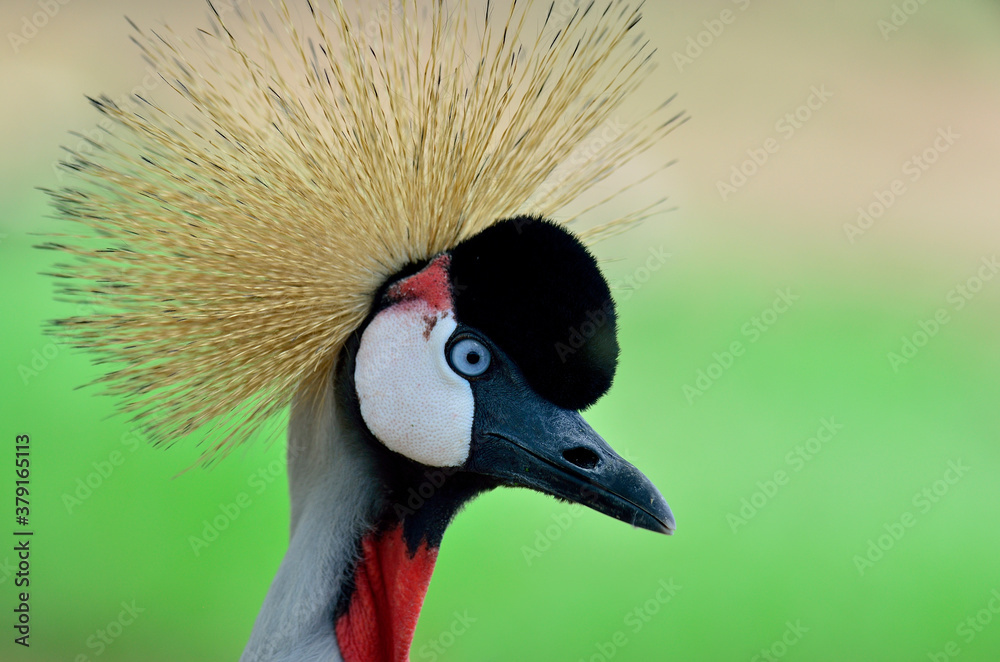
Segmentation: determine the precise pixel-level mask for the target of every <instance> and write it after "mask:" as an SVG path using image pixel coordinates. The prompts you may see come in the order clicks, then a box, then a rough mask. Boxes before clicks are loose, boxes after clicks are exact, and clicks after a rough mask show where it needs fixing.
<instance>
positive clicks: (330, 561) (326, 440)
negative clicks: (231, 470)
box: [240, 388, 380, 662]
mask: <svg viewBox="0 0 1000 662" xmlns="http://www.w3.org/2000/svg"><path fill="white" fill-rule="evenodd" d="M326 391H327V393H326V394H325V395H324V396H323V398H322V399H320V400H319V401H318V402H315V401H314V402H305V401H296V402H295V403H293V405H292V411H291V418H290V421H289V425H288V481H289V489H290V491H291V506H292V516H291V541H290V543H289V545H288V551H287V552H286V553H285V557H284V559H283V560H282V562H281V566H280V568H279V569H278V573H277V575H276V576H275V578H274V581H273V582H272V583H271V588H270V589H269V590H268V593H267V597H266V598H265V600H264V605H263V606H262V607H261V610H260V614H259V615H258V616H257V620H256V622H255V623H254V627H253V632H252V633H251V634H250V641H249V642H248V644H247V647H246V649H245V650H244V652H243V656H242V657H241V658H240V661H241V662H293V661H294V662H319V661H322V662H331V661H337V662H340V660H341V656H340V652H339V649H338V646H337V640H336V636H335V633H334V626H333V612H332V609H333V605H334V601H335V600H336V598H337V595H338V592H339V588H340V586H341V585H342V584H343V582H344V581H345V579H346V578H347V572H349V570H350V568H351V567H352V562H353V560H354V557H355V555H356V553H357V541H358V540H359V539H360V538H361V536H362V535H363V533H364V532H365V531H366V530H368V529H369V528H370V527H371V522H372V520H373V518H374V511H375V508H376V504H377V503H378V501H379V499H380V495H379V483H380V481H379V480H378V478H377V472H376V467H375V462H374V459H375V458H374V457H373V456H372V454H371V453H370V452H369V451H366V448H365V444H364V443H363V442H362V439H361V437H360V434H359V432H358V430H357V429H355V428H354V426H353V425H352V424H351V423H350V421H349V420H348V419H347V417H346V416H345V415H344V412H341V411H339V409H338V407H337V398H336V395H335V393H334V389H333V388H328V389H326Z"/></svg>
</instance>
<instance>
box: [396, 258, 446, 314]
mask: <svg viewBox="0 0 1000 662" xmlns="http://www.w3.org/2000/svg"><path fill="white" fill-rule="evenodd" d="M449 266H451V256H450V255H447V254H445V255H439V256H438V257H436V258H434V259H433V260H432V261H431V263H430V264H428V265H427V266H426V267H424V268H423V269H422V270H421V271H419V272H417V273H415V274H413V275H412V276H410V277H409V278H405V279H403V280H401V281H399V282H398V283H395V284H393V285H392V286H390V287H389V290H388V292H386V296H388V297H389V299H390V300H392V301H393V302H394V303H402V302H404V301H413V300H420V301H423V302H424V303H426V304H427V305H429V306H430V307H431V308H433V309H434V310H449V309H450V308H452V306H453V303H452V297H451V283H450V282H449V281H448V267H449Z"/></svg>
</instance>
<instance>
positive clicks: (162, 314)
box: [42, 0, 682, 460]
mask: <svg viewBox="0 0 1000 662" xmlns="http://www.w3.org/2000/svg"><path fill="white" fill-rule="evenodd" d="M329 3H330V4H329V8H330V10H331V11H330V13H329V14H327V13H325V12H323V11H318V10H317V8H315V7H314V6H313V3H312V2H307V6H308V9H309V17H310V22H309V23H308V24H307V25H298V24H297V23H296V22H295V20H294V19H293V18H292V15H291V12H290V11H289V8H288V6H287V4H286V3H285V2H284V1H283V0H282V1H281V2H278V3H275V6H274V9H273V12H274V18H275V19H276V20H278V21H279V22H280V27H281V30H274V29H272V27H271V22H270V21H269V20H268V16H267V14H265V13H264V12H263V11H260V10H257V9H251V10H249V11H247V12H245V13H244V12H238V13H237V19H235V20H234V22H233V23H232V24H230V23H229V22H228V21H229V20H230V19H225V18H223V16H222V15H221V14H220V13H219V11H218V9H217V8H216V7H215V6H214V5H213V4H212V3H211V2H209V3H208V4H209V8H210V12H211V20H212V25H211V26H210V29H209V30H200V31H199V32H198V33H197V36H198V40H197V43H198V44H199V45H200V48H194V47H193V46H191V45H189V44H187V42H185V41H184V40H183V39H181V38H179V37H177V36H176V35H174V34H173V32H172V30H170V28H169V27H167V26H164V27H163V29H162V30H149V31H147V32H144V31H143V30H141V29H140V28H139V27H138V26H136V25H135V24H134V23H133V22H132V21H131V20H130V21H129V23H130V25H131V26H132V28H133V29H134V31H135V35H134V36H133V37H132V38H133V40H134V41H136V43H137V44H138V45H139V48H140V50H141V52H142V54H143V56H144V57H145V58H147V59H148V60H150V61H152V62H153V63H155V65H156V70H157V72H158V73H159V75H160V77H161V79H162V80H163V81H164V82H165V83H166V85H167V86H168V87H169V89H170V90H171V91H172V92H173V93H174V94H176V96H177V97H179V98H180V99H182V100H183V101H185V102H186V104H187V106H188V112H189V113H191V114H192V115H193V119H190V120H185V119H182V118H181V117H180V116H179V115H177V114H176V113H175V112H174V111H172V110H170V109H169V108H168V107H166V106H165V105H163V104H162V103H160V102H158V101H156V100H153V99H150V98H147V97H145V96H142V97H140V96H138V95H137V98H138V100H139V101H140V102H141V105H138V106H135V107H131V108H130V107H120V106H119V105H117V104H115V103H113V102H111V101H110V100H109V99H107V98H100V99H93V98H91V99H90V102H91V103H92V104H93V105H94V106H95V107H96V108H97V109H98V110H99V111H100V112H101V113H102V114H104V115H105V116H106V117H108V118H110V119H111V120H112V122H113V124H114V129H113V130H112V131H111V133H112V134H113V136H114V139H113V140H109V141H106V142H104V143H93V141H88V142H92V143H93V145H92V146H93V147H96V148H98V149H97V150H96V152H97V153H96V155H95V156H93V157H92V158H91V157H89V156H88V157H84V156H83V155H81V154H78V153H76V152H74V151H72V150H67V151H68V152H69V153H70V154H71V156H72V158H73V161H72V162H69V163H65V164H63V167H64V168H66V169H68V170H70V171H74V173H75V175H74V176H75V177H77V178H78V180H79V181H78V182H77V184H76V185H75V186H73V187H65V188H63V189H61V190H59V191H53V192H50V196H51V198H52V201H53V205H54V207H55V208H56V210H57V211H58V213H59V214H60V215H61V216H62V217H65V218H69V219H73V220H75V221H78V222H80V223H82V224H83V225H85V226H87V227H89V228H90V230H91V232H93V233H95V234H96V235H98V236H101V237H103V238H101V239H95V238H93V237H91V238H85V237H79V238H78V239H77V242H78V243H76V244H68V243H65V241H64V240H60V241H58V242H54V241H50V242H47V243H45V244H43V245H42V247H44V248H47V249H51V250H60V251H63V252H66V253H69V254H71V255H73V256H75V258H77V260H76V262H74V263H73V264H72V265H70V266H67V267H65V268H64V269H63V270H62V271H61V272H60V273H58V274H56V275H57V276H58V277H60V278H73V279H76V280H77V281H78V282H80V283H81V284H83V285H86V286H85V287H80V288H77V289H78V291H75V292H74V291H73V290H72V289H70V288H67V289H65V290H64V294H65V295H67V296H70V297H71V298H72V299H73V300H74V301H76V302H78V303H89V304H98V305H99V306H100V307H99V308H96V309H94V311H93V312H92V313H91V314H89V315H86V316H80V317H73V318H68V319H64V320H60V321H58V323H57V324H55V325H54V329H55V332H56V333H57V334H60V335H63V336H65V337H66V338H67V339H68V340H69V341H70V342H72V343H74V344H75V345H78V346H82V347H86V348H89V349H90V350H92V351H93V352H94V353H95V359H96V361H97V362H99V363H106V364H108V365H110V366H113V367H114V369H113V370H112V371H110V372H108V373H107V374H106V375H105V376H104V377H102V378H99V379H98V380H96V381H97V382H98V383H100V384H102V385H103V388H104V389H105V391H106V392H108V393H111V394H112V395H115V396H116V397H118V398H119V400H120V402H121V406H120V408H121V410H122V411H124V412H127V413H129V414H131V415H132V416H133V419H134V420H135V422H136V424H137V425H139V426H140V427H141V428H142V429H143V430H145V431H147V433H148V435H149V437H150V438H151V439H152V440H153V441H156V442H160V443H172V442H173V441H175V440H176V439H178V438H180V437H181V436H184V435H185V434H188V433H190V432H192V431H194V430H198V429H205V430H208V431H210V432H211V434H210V439H211V442H210V446H211V447H210V448H209V449H208V450H207V451H206V452H205V456H204V457H205V459H206V460H211V459H213V458H215V457H218V456H221V455H224V454H225V453H227V452H228V451H230V450H231V449H232V448H233V447H234V446H235V445H236V444H237V443H239V442H241V441H243V440H245V439H247V438H249V437H250V436H252V435H253V434H254V433H255V432H260V431H262V430H265V429H267V428H268V426H269V425H270V423H269V421H271V420H272V419H273V418H274V416H275V415H276V414H278V413H280V411H281V410H282V409H283V408H284V407H285V406H286V405H287V404H288V403H289V402H290V400H291V399H292V397H293V395H295V394H296V393H298V396H297V397H301V398H314V397H318V396H319V395H320V394H321V393H322V391H323V389H324V388H326V387H327V386H328V384H329V375H330V371H331V369H332V368H333V365H334V362H335V360H336V357H337V354H338V352H339V350H340V348H341V347H342V346H343V343H344V342H345V340H346V338H347V336H348V335H349V334H350V333H351V332H352V331H354V330H355V329H356V328H357V327H358V325H359V324H360V323H361V322H362V320H363V319H364V318H365V316H366V315H367V314H368V311H369V308H370V306H371V304H372V296H373V294H374V292H375V291H376V290H377V289H378V287H379V286H380V285H381V284H382V282H383V281H384V280H385V279H386V278H387V277H389V276H390V275H391V274H393V273H394V272H396V271H397V270H399V269H400V268H401V267H403V266H404V265H405V264H407V263H409V262H412V261H415V260H423V259H427V258H429V257H431V256H433V255H434V254H436V253H439V252H441V251H445V250H448V249H449V248H451V247H453V246H455V245H456V244H457V243H459V242H461V241H462V240H463V239H466V238H468V237H470V236H472V235H473V234H475V233H477V232H479V231H481V230H482V229H484V228H485V227H488V226H489V225H491V224H492V223H494V222H496V221H497V220H500V219H502V218H504V217H510V216H514V215H516V214H519V213H523V212H528V211H531V212H536V211H541V212H542V213H544V214H545V215H547V216H554V215H555V213H556V212H557V211H559V210H560V209H562V208H564V207H565V206H566V204H567V203H569V202H571V201H572V200H574V199H576V198H577V197H578V196H579V195H580V194H581V193H582V192H583V191H585V190H587V189H588V188H590V187H592V186H593V184H595V183H596V182H598V181H600V180H602V179H604V178H605V177H607V176H608V175H609V174H611V173H612V172H613V171H614V170H615V168H616V167H617V166H619V165H620V164H622V163H623V162H624V161H626V160H628V158H630V157H632V156H634V155H635V154H636V153H638V152H640V151H642V150H644V149H646V148H648V147H649V146H651V145H652V144H653V143H654V142H656V141H657V140H659V139H660V138H662V137H663V136H664V135H666V134H667V133H669V132H670V131H672V130H674V129H675V128H676V126H679V124H681V123H682V122H679V121H678V119H679V118H680V117H681V115H675V116H673V117H671V118H669V119H666V120H665V121H664V120H661V119H659V118H660V117H661V113H663V112H665V110H664V109H665V107H666V103H664V105H662V106H660V107H659V108H658V109H656V110H654V111H652V113H651V114H650V115H649V116H647V117H646V118H644V120H643V121H642V122H640V123H638V124H635V125H633V126H631V127H630V128H629V129H627V130H626V131H625V132H624V133H623V134H622V135H621V136H619V137H617V138H616V139H614V140H611V141H609V142H608V144H607V145H606V146H605V147H604V148H603V149H602V150H600V151H599V152H598V153H597V154H596V155H595V158H593V159H592V160H590V161H589V162H588V163H587V164H585V165H583V166H582V167H580V168H578V169H577V170H575V171H572V172H569V173H561V172H559V175H560V176H559V177H558V179H557V181H554V182H553V181H552V180H553V176H554V174H555V173H557V172H558V171H559V169H560V167H561V166H562V167H565V166H566V164H567V163H568V162H569V160H570V157H571V156H572V155H573V152H574V150H575V149H576V148H577V147H578V146H579V145H580V144H581V143H583V142H584V141H585V140H586V138H587V137H588V136H589V135H590V134H591V133H592V132H593V131H595V130H597V129H599V128H600V127H601V125H602V123H603V122H605V121H606V120H607V119H608V118H609V117H611V114H612V113H613V112H614V111H616V110H617V109H619V108H620V107H621V104H622V103H623V102H624V100H625V99H626V98H628V97H629V95H631V94H632V93H634V92H635V90H636V89H637V87H638V86H639V85H640V83H641V82H642V80H643V79H644V78H645V76H646V75H647V74H648V72H649V70H650V62H649V59H648V50H649V49H648V46H647V44H646V43H645V42H642V43H637V42H635V40H632V39H631V38H630V37H631V35H629V34H628V33H629V31H630V30H631V29H632V28H633V27H634V26H635V25H636V24H637V23H638V22H639V20H640V15H639V13H638V10H637V9H636V8H634V7H632V6H631V5H630V3H628V2H625V1H623V0H611V2H609V3H608V5H607V7H605V9H604V11H603V13H598V12H591V8H592V7H593V5H594V3H593V2H591V3H590V4H588V6H587V7H586V9H585V10H583V11H582V12H581V10H580V9H579V8H577V10H576V11H575V13H574V14H573V16H572V17H571V18H570V20H569V21H568V22H567V23H566V24H565V25H564V26H562V27H561V28H560V29H559V30H557V31H556V32H555V34H554V35H547V34H546V29H545V27H546V26H548V25H549V23H550V19H551V17H552V12H553V8H554V3H550V5H549V7H548V11H547V14H546V17H545V22H544V23H543V29H542V30H541V31H540V32H539V34H538V35H537V36H536V37H534V38H533V39H528V40H526V39H525V37H524V28H525V25H526V19H527V16H528V13H529V11H530V4H531V3H512V4H511V7H510V11H509V12H505V14H506V16H505V17H504V18H500V19H497V18H496V17H495V16H494V14H495V11H496V7H494V6H493V4H492V3H487V5H486V13H485V16H484V23H483V25H484V26H485V27H484V28H483V30H482V31H481V32H480V33H478V34H474V30H473V28H472V25H473V24H472V23H471V22H470V21H469V12H470V10H469V7H468V5H467V3H465V2H460V3H458V4H457V6H456V7H454V8H453V9H454V10H453V11H451V10H449V9H448V8H446V7H445V3H443V2H433V3H431V8H430V11H429V14H430V15H429V16H425V17H424V18H421V14H422V13H423V12H421V7H418V3H417V2H416V1H413V2H404V3H403V4H402V15H401V16H393V17H391V18H390V19H389V20H388V22H386V23H384V24H380V25H378V29H377V31H376V32H375V33H374V34H372V35H371V36H368V35H365V34H362V30H361V23H360V21H359V22H358V23H357V24H355V23H354V22H353V21H352V20H351V18H350V14H349V12H348V10H347V8H346V7H345V5H344V2H343V1H342V0H329ZM525 4H527V5H529V6H525ZM613 5H621V7H622V11H621V12H610V9H611V7H612V6H613ZM421 6H422V5H421ZM425 9H426V8H425ZM543 40H544V41H543ZM473 53H475V55H472V54H473ZM522 54H523V55H524V57H521V55H522ZM668 101H669V99H668ZM539 191H544V192H545V199H544V200H541V201H539V200H535V195H536V193H537V192H539ZM654 206H655V205H654ZM649 209H650V208H647V209H644V210H640V214H642V213H646V212H648V211H649ZM634 218H635V215H634V214H633V215H629V216H627V217H626V218H624V219H620V220H619V221H618V222H612V223H610V224H606V225H605V226H601V227H600V228H595V229H593V230H591V231H590V232H589V233H588V234H587V236H588V238H600V237H601V236H604V235H606V234H607V233H609V232H614V231H616V230H617V229H620V228H621V227H622V226H623V225H628V224H630V223H632V222H634ZM630 219H633V220H630ZM98 302H99V303H98ZM109 311H110V312H109Z"/></svg>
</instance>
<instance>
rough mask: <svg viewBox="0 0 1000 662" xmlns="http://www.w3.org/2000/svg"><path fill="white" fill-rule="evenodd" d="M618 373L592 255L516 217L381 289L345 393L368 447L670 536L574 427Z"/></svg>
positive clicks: (656, 495) (628, 470) (663, 521)
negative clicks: (374, 444)
mask: <svg viewBox="0 0 1000 662" xmlns="http://www.w3.org/2000/svg"><path fill="white" fill-rule="evenodd" d="M617 361H618V342H617V338H616V316H615V308H614V303H613V300H612V298H611V292H610V290H609V288H608V285H607V282H606V281H605V280H604V278H603V276H602V275H601V272H600V270H599V268H598V266H597V263H596V261H595V260H594V258H593V256H592V255H591V254H590V253H589V252H588V251H587V249H586V248H585V247H584V246H583V244H582V243H580V242H579V241H578V240H577V239H576V238H575V237H574V236H573V235H572V234H571V233H569V232H568V231H567V230H565V229H563V228H562V227H561V226H559V225H557V224H555V223H552V222H549V221H545V220H543V219H540V218H535V217H530V216H521V217H516V218H511V219H507V220H504V221H501V222H499V223H497V224H495V225H493V226H491V227H489V228H487V229H486V230H484V231H482V232H481V233H479V234H478V235H475V236H473V237H471V238H470V239H467V240H466V241H464V242H462V243H460V244H458V245H457V246H455V247H454V248H453V249H452V250H450V251H448V252H446V253H442V254H440V255H438V256H435V257H434V258H432V259H431V260H429V261H428V262H425V263H422V264H417V265H412V266H411V267H410V268H408V269H404V270H403V272H401V273H400V274H398V275H397V277H395V278H393V279H390V281H389V283H387V284H386V285H385V286H384V287H383V288H382V291H381V295H380V296H379V297H377V299H376V305H375V310H374V311H373V313H372V315H371V316H370V317H369V320H368V321H367V322H366V324H365V325H364V326H363V327H362V331H361V334H360V342H359V343H358V345H357V349H356V355H355V356H354V361H353V384H354V389H355V393H356V396H357V405H358V409H359V411H360V416H361V418H362V419H363V421H364V424H365V426H366V427H367V428H368V430H369V431H370V432H371V435H372V436H373V437H374V438H375V439H377V440H378V442H380V443H381V444H382V445H384V446H385V447H386V448H388V449H389V450H390V451H393V452H394V453H397V454H399V455H402V456H404V457H405V458H407V459H409V460H411V461H413V462H415V463H418V464H419V465H424V466H430V467H452V468H455V470H456V471H457V472H461V473H463V474H467V475H469V476H474V477H476V478H477V479H478V480H479V484H480V485H482V486H483V487H484V488H489V487H493V486H497V485H505V486H512V487H526V488H529V489H533V490H537V491H539V492H543V493H547V494H550V495H553V496H555V497H557V498H560V499H565V500H568V501H572V502H575V503H581V504H584V505H586V506H589V507H591V508H593V509H595V510H597V511H599V512H602V513H605V514H607V515H610V516H612V517H615V518H617V519H620V520H623V521H625V522H629V523H631V524H633V525H634V526H637V527H641V528H644V529H649V530H652V531H658V532H661V533H667V534H669V533H672V532H673V530H674V519H673V515H672V514H671V512H670V508H669V507H668V506H667V503H666V501H665V500H664V498H663V496H662V495H661V494H660V492H659V491H658V490H657V489H656V487H655V486H654V485H653V484H652V483H651V482H650V481H649V480H648V479H647V478H646V477H645V476H644V475H643V474H642V473H641V472H640V471H639V470H638V469H636V468H635V467H634V466H632V465H631V464H630V463H628V462H627V461H625V460H624V459H623V458H622V457H621V456H620V455H619V454H617V453H616V452H615V451H614V450H613V449H612V448H611V446H610V445H608V443H607V442H606V441H605V440H604V439H603V438H601V436H600V435H599V434H598V433H597V432H596V431H594V429H593V428H592V427H591V426H590V425H588V424H587V422H586V421H585V420H584V419H583V417H582V416H581V415H580V411H581V410H583V409H585V408H587V407H589V406H590V405H592V404H593V403H594V402H595V401H596V400H597V399H598V398H600V397H601V396H602V395H604V393H606V392H607V390H608V389H609V388H610V386H611V382H612V379H613V377H614V373H615V368H616V365H617Z"/></svg>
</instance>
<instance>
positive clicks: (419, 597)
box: [335, 525, 438, 662]
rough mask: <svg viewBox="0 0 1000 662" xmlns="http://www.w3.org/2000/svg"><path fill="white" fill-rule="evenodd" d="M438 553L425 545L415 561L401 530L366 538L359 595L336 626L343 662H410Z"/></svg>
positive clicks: (357, 573) (357, 571) (356, 590)
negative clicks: (419, 619)
mask: <svg viewBox="0 0 1000 662" xmlns="http://www.w3.org/2000/svg"><path fill="white" fill-rule="evenodd" d="M437 554H438V550H437V548H432V547H428V546H427V544H426V543H424V542H421V543H420V547H418V548H417V552H416V554H414V555H413V557H412V558H410V555H409V553H408V552H407V549H406V541H405V540H404V539H403V527H402V525H398V526H396V527H395V528H393V529H390V530H389V531H386V532H384V533H371V534H368V535H367V536H365V537H364V538H363V539H362V541H361V560H360V561H359V562H358V565H357V567H356V568H355V570H354V594H353V595H352V596H351V601H350V603H349V605H348V608H347V612H346V613H345V614H343V615H342V616H341V617H340V618H338V619H337V621H336V623H335V629H336V632H337V642H338V643H339V644H340V653H341V655H342V656H343V657H344V662H407V660H409V653H410V644H411V643H412V641H413V632H414V630H416V627H417V617H418V616H420V608H421V606H423V603H424V596H425V595H426V594H427V586H428V585H429V584H430V581H431V573H433V572H434V562H435V561H437Z"/></svg>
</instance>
